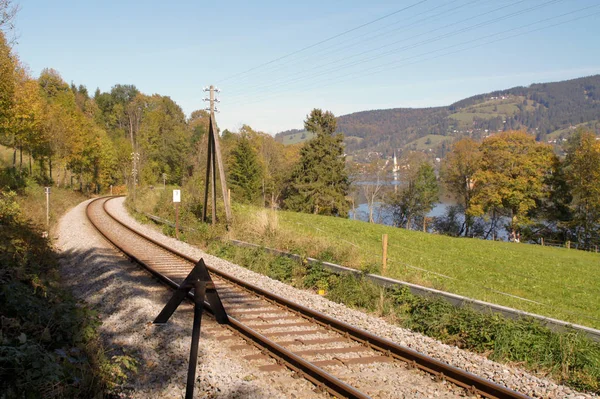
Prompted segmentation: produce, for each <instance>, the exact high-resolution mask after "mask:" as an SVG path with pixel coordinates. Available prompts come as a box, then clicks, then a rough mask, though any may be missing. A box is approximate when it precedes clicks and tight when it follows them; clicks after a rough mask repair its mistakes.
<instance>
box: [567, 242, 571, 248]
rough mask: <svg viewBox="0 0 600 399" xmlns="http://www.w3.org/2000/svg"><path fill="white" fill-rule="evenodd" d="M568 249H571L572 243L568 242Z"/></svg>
mask: <svg viewBox="0 0 600 399" xmlns="http://www.w3.org/2000/svg"><path fill="white" fill-rule="evenodd" d="M567 249H571V241H567Z"/></svg>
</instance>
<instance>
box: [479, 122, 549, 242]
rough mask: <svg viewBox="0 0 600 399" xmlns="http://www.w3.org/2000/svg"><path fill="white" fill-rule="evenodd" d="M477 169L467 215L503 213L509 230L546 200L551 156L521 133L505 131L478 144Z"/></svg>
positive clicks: (543, 146) (545, 147)
mask: <svg viewBox="0 0 600 399" xmlns="http://www.w3.org/2000/svg"><path fill="white" fill-rule="evenodd" d="M480 148H481V166H480V168H479V170H478V171H477V172H476V173H475V174H474V175H473V181H474V184H475V186H474V195H473V196H472V198H471V202H470V207H469V210H468V214H469V215H471V216H483V215H484V214H485V213H486V212H488V211H490V210H493V209H500V210H506V211H507V212H508V214H509V216H510V218H511V224H510V229H511V231H512V233H513V234H515V233H516V231H517V229H518V228H519V225H520V224H526V223H527V222H529V217H528V215H529V214H530V212H532V211H533V210H534V209H535V208H536V207H537V204H538V203H539V202H540V201H541V200H543V199H544V198H547V197H548V195H549V188H548V185H547V179H548V177H549V175H550V173H551V171H552V164H553V160H554V157H555V155H554V153H553V152H552V148H551V147H550V146H548V145H545V144H541V143H537V142H536V141H535V138H534V137H532V136H529V135H528V134H527V133H525V132H522V131H506V132H503V133H500V134H497V135H494V136H491V137H488V138H486V139H485V140H484V141H483V142H482V143H481V147H480Z"/></svg>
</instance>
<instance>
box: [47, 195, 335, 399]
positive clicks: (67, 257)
mask: <svg viewBox="0 0 600 399" xmlns="http://www.w3.org/2000/svg"><path fill="white" fill-rule="evenodd" d="M88 202H89V201H86V202H84V203H82V204H80V205H78V206H76V207H75V208H73V209H72V210H70V211H69V212H68V213H67V214H66V215H65V216H63V218H62V219H61V220H60V222H59V226H58V229H57V231H56V233H57V235H58V237H57V241H56V242H57V247H58V248H59V250H60V251H61V275H62V278H63V282H64V283H65V285H66V286H67V287H68V288H70V289H71V291H72V292H73V294H74V295H75V296H77V297H78V298H80V299H83V300H84V301H85V302H87V303H88V304H89V305H90V306H91V307H92V308H94V309H96V310H97V311H98V313H99V317H100V319H101V320H102V325H101V327H100V334H101V337H102V340H103V343H104V346H105V348H106V350H107V352H108V353H107V354H108V357H109V358H111V357H113V356H121V355H128V356H131V357H133V358H134V359H136V360H137V362H138V372H137V373H136V374H132V375H130V377H129V378H128V380H127V381H126V382H125V383H124V384H123V386H122V387H120V391H121V392H120V395H121V396H122V397H127V398H182V397H183V396H184V394H185V381H186V376H187V365H188V357H189V349H190V337H191V329H192V323H191V315H192V314H193V308H192V306H191V305H190V304H188V303H185V302H184V303H182V305H181V306H180V307H179V308H178V310H177V311H176V312H175V313H174V314H173V316H172V317H171V319H170V320H169V322H168V323H167V324H166V325H164V326H155V325H153V324H152V320H154V318H155V317H156V316H157V315H158V313H159V312H160V311H161V309H162V307H163V306H164V304H165V303H166V302H167V301H168V299H169V298H170V296H171V295H172V293H171V291H170V290H169V289H168V288H166V287H165V286H164V285H162V284H161V283H159V282H158V281H157V280H156V279H154V278H152V277H151V276H150V274H149V273H147V272H145V271H143V270H142V269H141V268H140V267H139V266H136V265H135V264H133V263H131V262H130V261H129V260H128V259H126V258H125V257H123V256H122V255H120V254H119V252H117V250H115V249H114V248H112V247H111V246H110V245H109V244H108V243H107V242H106V241H105V240H104V239H103V238H102V237H101V236H100V235H99V234H98V233H97V232H96V230H95V229H94V228H93V227H92V226H91V225H90V223H89V222H88V221H87V218H86V216H85V206H86V205H87V203H88ZM231 335H233V334H231V333H230V332H228V331H227V330H226V329H225V328H224V327H221V326H219V325H218V324H217V323H216V322H215V321H214V320H212V319H211V318H209V317H207V316H206V315H205V316H204V317H203V319H202V334H201V338H200V347H199V357H198V368H197V370H196V376H197V380H196V389H195V395H194V396H195V397H198V398H257V399H258V398H261V399H262V398H290V397H291V398H323V397H325V396H324V395H322V394H317V393H315V392H313V390H314V386H313V385H312V384H310V383H308V382H306V381H304V380H302V379H294V378H292V375H291V373H290V372H288V371H287V370H285V371H283V372H282V371H278V372H272V373H265V372H263V371H260V370H259V369H258V367H257V365H255V364H254V363H252V362H249V361H246V360H243V359H241V357H240V354H239V353H237V354H236V353H232V351H231V350H230V346H232V345H236V344H237V345H241V344H243V343H244V341H243V340H242V339H241V338H239V337H236V336H233V337H232V336H231ZM250 349H253V348H250ZM248 353H252V352H248ZM244 354H247V353H244Z"/></svg>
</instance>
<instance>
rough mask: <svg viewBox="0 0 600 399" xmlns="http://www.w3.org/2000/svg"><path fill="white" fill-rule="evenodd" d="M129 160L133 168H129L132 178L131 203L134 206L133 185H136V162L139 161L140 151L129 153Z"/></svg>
mask: <svg viewBox="0 0 600 399" xmlns="http://www.w3.org/2000/svg"><path fill="white" fill-rule="evenodd" d="M131 162H132V163H133V168H132V169H131V176H132V178H133V184H132V190H133V204H134V207H135V186H136V185H137V176H138V164H139V162H140V153H139V152H132V153H131Z"/></svg>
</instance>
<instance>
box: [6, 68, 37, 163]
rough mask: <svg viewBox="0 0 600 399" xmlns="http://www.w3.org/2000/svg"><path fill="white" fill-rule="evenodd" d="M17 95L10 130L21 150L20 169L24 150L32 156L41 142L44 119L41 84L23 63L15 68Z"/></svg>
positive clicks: (16, 147) (15, 143) (15, 144)
mask: <svg viewBox="0 0 600 399" xmlns="http://www.w3.org/2000/svg"><path fill="white" fill-rule="evenodd" d="M15 77H16V80H15V96H14V103H13V110H12V121H11V124H10V130H11V131H12V135H13V137H14V146H15V147H14V148H15V151H16V150H17V149H18V150H19V154H20V156H19V170H21V169H22V167H23V152H24V151H25V152H26V153H28V154H29V157H30V172H31V156H32V154H33V152H34V151H35V149H36V148H38V147H39V146H40V145H41V144H42V141H41V139H42V138H41V137H40V132H39V129H40V124H41V119H42V98H41V96H40V92H39V86H38V83H37V81H36V80H35V79H33V78H32V77H31V76H30V75H29V73H28V71H27V70H26V69H25V67H23V66H22V65H20V64H19V65H18V66H17V68H16V69H15Z"/></svg>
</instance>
